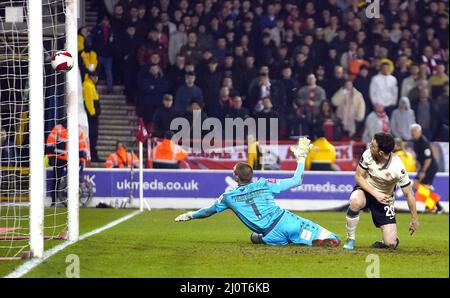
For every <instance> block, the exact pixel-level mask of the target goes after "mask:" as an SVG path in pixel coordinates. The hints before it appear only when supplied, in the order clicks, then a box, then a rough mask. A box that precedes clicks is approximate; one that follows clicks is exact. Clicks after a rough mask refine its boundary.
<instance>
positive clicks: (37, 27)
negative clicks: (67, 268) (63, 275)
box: [28, 0, 45, 258]
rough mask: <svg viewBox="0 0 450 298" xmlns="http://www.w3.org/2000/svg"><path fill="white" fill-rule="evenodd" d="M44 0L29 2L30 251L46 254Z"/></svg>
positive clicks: (37, 254) (38, 256)
mask: <svg viewBox="0 0 450 298" xmlns="http://www.w3.org/2000/svg"><path fill="white" fill-rule="evenodd" d="M43 52H44V46H43V28H42V0H33V1H28V64H29V68H28V69H29V71H28V80H29V106H30V108H29V111H30V112H29V129H30V174H29V175H30V186H29V187H30V199H29V200H30V251H31V254H32V256H34V257H37V258H42V256H43V254H44V198H45V189H44V181H45V172H44V162H43V156H44V152H45V151H44V142H43V140H44V138H45V134H44V109H45V106H44V93H43V90H44V78H43V74H44V68H43V65H44V58H43Z"/></svg>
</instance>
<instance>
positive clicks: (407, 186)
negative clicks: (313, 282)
mask: <svg viewBox="0 0 450 298" xmlns="http://www.w3.org/2000/svg"><path fill="white" fill-rule="evenodd" d="M393 150H394V138H393V136H392V135H390V134H388V133H377V134H375V136H374V137H373V139H372V141H371V142H370V144H369V149H367V150H366V151H364V153H363V155H362V157H361V160H360V161H359V165H358V166H357V169H356V173H355V180H356V186H355V188H354V189H353V192H352V194H351V195H350V206H349V208H348V210H347V216H346V221H347V223H346V229H347V241H346V243H345V244H344V248H345V249H354V247H355V235H356V226H357V225H358V222H359V211H360V210H362V209H364V208H368V209H370V212H371V214H372V220H373V223H374V224H375V226H376V227H377V228H380V229H381V233H382V241H377V242H375V243H374V244H372V247H374V248H396V247H397V246H398V244H399V239H398V237H397V224H396V221H395V209H394V192H395V187H396V185H397V184H399V185H400V187H401V189H402V191H403V195H404V196H405V197H406V199H407V201H408V208H409V211H410V213H411V223H410V224H409V232H410V234H411V235H412V234H413V233H414V232H415V231H416V230H417V228H418V226H419V220H418V218H417V211H416V200H415V198H414V194H413V191H412V185H411V181H410V179H409V177H408V173H406V170H405V167H404V165H403V162H402V161H401V159H400V158H399V157H398V156H397V155H395V154H393V153H392V151H393Z"/></svg>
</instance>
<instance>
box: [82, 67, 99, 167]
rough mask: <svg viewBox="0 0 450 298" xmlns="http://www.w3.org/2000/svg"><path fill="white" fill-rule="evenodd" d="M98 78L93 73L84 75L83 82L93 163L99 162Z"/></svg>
mask: <svg viewBox="0 0 450 298" xmlns="http://www.w3.org/2000/svg"><path fill="white" fill-rule="evenodd" d="M97 81H98V76H97V73H95V72H89V73H87V74H86V75H85V78H84V81H83V99H84V107H85V109H86V111H87V116H88V123H89V145H90V152H91V160H92V161H93V162H100V158H99V157H98V153H97V139H98V126H99V117H100V114H101V109H100V97H99V96H98V93H97V89H96V87H95V84H97Z"/></svg>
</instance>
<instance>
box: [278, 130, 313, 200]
mask: <svg viewBox="0 0 450 298" xmlns="http://www.w3.org/2000/svg"><path fill="white" fill-rule="evenodd" d="M311 147H312V145H311V141H310V140H309V139H308V138H300V139H299V140H298V146H297V147H294V146H291V151H292V152H293V153H294V154H295V156H296V157H297V169H296V170H295V173H294V176H293V177H292V178H288V179H279V180H277V183H276V185H274V186H273V187H274V188H276V192H279V191H284V190H288V189H291V188H293V187H296V186H299V185H300V184H302V180H303V171H304V169H305V159H306V157H307V156H308V152H309V150H310V149H311Z"/></svg>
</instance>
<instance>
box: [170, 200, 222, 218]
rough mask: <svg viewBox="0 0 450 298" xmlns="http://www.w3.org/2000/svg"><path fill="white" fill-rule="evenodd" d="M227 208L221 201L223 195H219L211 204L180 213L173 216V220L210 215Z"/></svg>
mask: <svg viewBox="0 0 450 298" xmlns="http://www.w3.org/2000/svg"><path fill="white" fill-rule="evenodd" d="M227 208H228V207H227V205H226V204H225V202H224V201H223V197H222V196H221V197H220V198H219V199H217V200H216V201H215V202H214V204H212V205H211V206H209V207H205V208H202V209H199V210H197V211H189V212H186V213H183V214H180V215H178V216H177V217H176V218H175V221H188V220H191V219H197V218H205V217H210V216H211V215H213V214H216V213H219V212H222V211H223V210H225V209H227Z"/></svg>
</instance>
